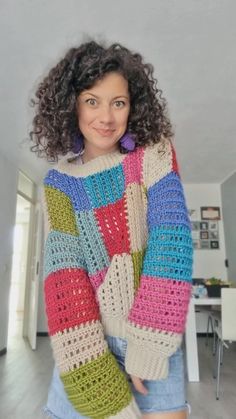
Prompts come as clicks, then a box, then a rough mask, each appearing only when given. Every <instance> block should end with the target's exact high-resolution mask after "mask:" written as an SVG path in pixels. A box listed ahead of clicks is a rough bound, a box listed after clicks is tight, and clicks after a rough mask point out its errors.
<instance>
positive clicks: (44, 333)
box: [37, 332, 48, 336]
mask: <svg viewBox="0 0 236 419" xmlns="http://www.w3.org/2000/svg"><path fill="white" fill-rule="evenodd" d="M37 336H48V332H37Z"/></svg>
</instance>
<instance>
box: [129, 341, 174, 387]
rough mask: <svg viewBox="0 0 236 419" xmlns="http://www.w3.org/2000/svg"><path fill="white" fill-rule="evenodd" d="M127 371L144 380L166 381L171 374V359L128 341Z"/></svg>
mask: <svg viewBox="0 0 236 419" xmlns="http://www.w3.org/2000/svg"><path fill="white" fill-rule="evenodd" d="M125 370H126V372H127V373H128V374H130V375H134V376H136V377H139V378H141V379H142V380H164V379H165V378H167V376H168V372H169V358H168V357H166V356H163V354H161V353H158V354H157V353H154V352H151V351H150V350H149V349H148V348H141V347H140V346H139V345H137V344H135V343H133V342H132V341H128V346H127V351H126V357H125Z"/></svg>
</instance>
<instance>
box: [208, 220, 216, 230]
mask: <svg viewBox="0 0 236 419" xmlns="http://www.w3.org/2000/svg"><path fill="white" fill-rule="evenodd" d="M208 225H209V230H218V221H208Z"/></svg>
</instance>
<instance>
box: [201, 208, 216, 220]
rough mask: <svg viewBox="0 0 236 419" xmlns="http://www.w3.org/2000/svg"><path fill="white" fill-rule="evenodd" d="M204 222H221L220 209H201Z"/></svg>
mask: <svg viewBox="0 0 236 419" xmlns="http://www.w3.org/2000/svg"><path fill="white" fill-rule="evenodd" d="M201 219H202V220H220V207H201Z"/></svg>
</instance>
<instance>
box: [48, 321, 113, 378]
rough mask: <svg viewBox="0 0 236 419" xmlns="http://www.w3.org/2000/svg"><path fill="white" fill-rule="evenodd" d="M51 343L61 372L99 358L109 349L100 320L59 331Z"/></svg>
mask: <svg viewBox="0 0 236 419" xmlns="http://www.w3.org/2000/svg"><path fill="white" fill-rule="evenodd" d="M51 343H52V347H53V353H54V357H55V361H56V364H57V366H58V368H59V371H60V373H65V372H69V371H71V370H74V369H75V368H78V367H79V366H81V365H83V364H85V363H87V362H90V361H91V360H93V359H96V358H98V357H99V356H100V355H101V354H103V353H104V352H105V351H106V349H107V343H106V341H105V340H104V335H103V329H102V325H101V323H100V322H99V321H95V322H93V323H85V324H83V325H81V326H79V327H76V328H73V329H72V328H70V329H69V330H64V331H63V332H58V333H57V334H55V335H54V336H52V337H51Z"/></svg>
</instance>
